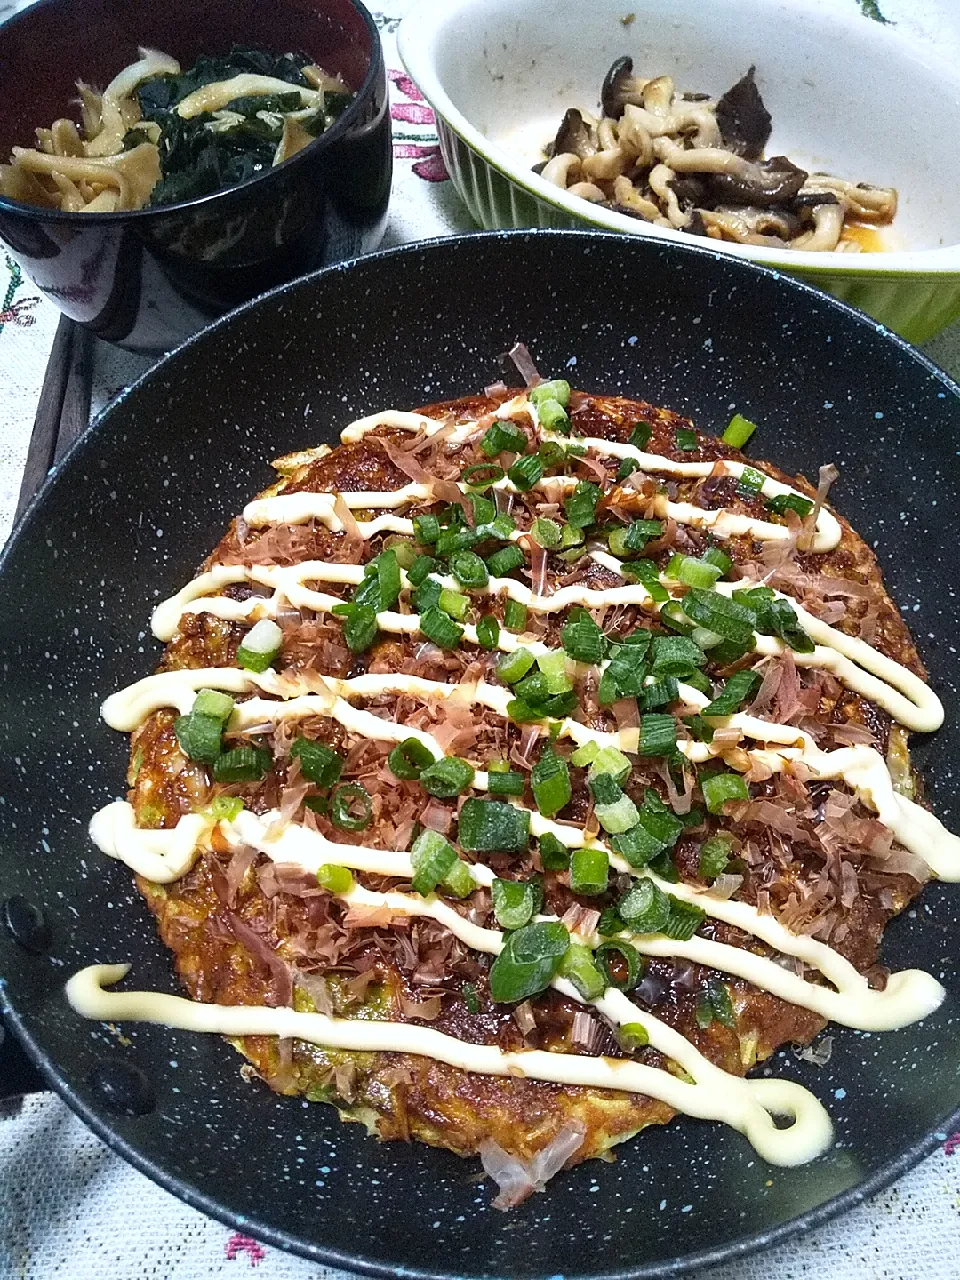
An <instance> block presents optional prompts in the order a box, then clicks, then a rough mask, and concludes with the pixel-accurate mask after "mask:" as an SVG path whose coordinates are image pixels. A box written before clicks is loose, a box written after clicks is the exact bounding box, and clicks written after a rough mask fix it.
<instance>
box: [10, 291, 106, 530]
mask: <svg viewBox="0 0 960 1280" xmlns="http://www.w3.org/2000/svg"><path fill="white" fill-rule="evenodd" d="M92 378H93V346H92V339H91V336H90V333H89V332H88V331H87V330H86V329H84V328H83V327H82V326H81V325H78V324H76V323H75V322H74V321H73V320H70V319H68V318H67V316H61V317H60V323H59V324H58V325H57V332H56V334H55V336H54V339H53V346H52V348H51V349H50V358H49V360H48V361H47V368H46V372H45V373H44V376H43V387H42V389H41V392H40V400H39V403H38V404H37V416H36V418H35V419H34V423H33V433H32V435H31V436H30V445H29V448H28V449H27V462H26V466H25V467H24V469H23V480H22V481H21V483H20V496H19V498H18V501H17V510H16V516H17V517H19V516H20V514H21V512H22V511H23V510H24V508H25V507H26V506H27V504H28V503H29V502H30V499H31V498H32V497H33V495H34V494H35V493H36V491H37V490H38V489H39V488H40V486H41V484H43V481H44V480H45V479H46V476H47V472H48V471H49V470H50V468H51V467H52V466H53V465H54V464H55V463H57V462H59V461H60V459H61V458H62V457H63V455H64V453H65V452H66V451H67V449H68V448H69V447H70V445H71V444H73V442H74V440H76V439H77V438H78V436H79V435H80V434H81V432H83V431H84V430H85V428H86V426H87V424H88V423H89V421H90V395H91V388H92Z"/></svg>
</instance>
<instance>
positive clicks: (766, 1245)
mask: <svg viewBox="0 0 960 1280" xmlns="http://www.w3.org/2000/svg"><path fill="white" fill-rule="evenodd" d="M593 234H594V233H592V232H588V231H586V230H584V229H582V228H556V227H553V228H542V227H541V228H533V227H522V228H518V227H513V228H507V229H499V230H483V231H479V232H476V233H474V234H471V235H466V236H465V235H447V236H441V237H437V238H435V239H431V240H414V241H408V242H406V243H404V244H400V245H395V246H392V247H390V248H386V249H379V250H377V251H375V252H374V253H369V254H363V255H360V256H359V257H354V258H348V259H344V260H343V261H341V262H336V263H331V264H330V265H328V266H326V267H321V268H319V269H317V270H315V271H311V272H308V273H307V274H306V275H303V276H298V277H296V278H295V279H293V280H289V281H286V282H285V283H283V284H280V285H276V286H274V287H273V288H272V289H269V290H266V291H264V292H263V293H260V294H258V295H257V296H256V297H254V298H251V299H249V301H247V302H245V303H243V304H242V305H241V306H239V307H237V308H235V309H234V310H233V311H230V312H227V313H226V314H225V315H223V316H220V317H219V318H218V319H216V320H214V321H212V322H211V323H210V324H209V325H206V326H205V327H204V328H203V329H201V330H200V331H199V332H197V333H195V334H193V335H191V336H190V337H188V338H186V339H185V340H184V341H183V342H182V343H180V344H179V345H178V346H176V347H174V348H173V349H172V350H170V351H169V352H167V353H166V354H165V355H164V356H163V357H161V359H160V360H159V361H157V362H155V363H154V364H152V365H151V366H150V368H148V369H146V370H145V371H144V372H143V373H142V374H140V375H139V376H138V377H137V378H136V379H135V380H134V382H132V383H131V384H130V386H128V387H125V388H123V390H122V391H120V392H119V393H118V394H117V395H116V396H115V397H114V398H113V400H111V401H110V402H109V403H108V404H106V405H105V406H104V407H103V408H102V409H101V410H100V412H99V413H98V414H97V415H96V416H95V417H94V418H93V420H92V421H91V423H90V424H89V426H88V427H87V428H86V430H85V431H83V432H82V433H81V434H80V435H79V436H78V437H77V439H76V440H74V441H73V443H72V444H71V446H70V448H69V449H68V450H67V452H66V453H65V454H64V456H63V457H62V458H61V459H60V460H59V461H58V462H57V464H56V466H55V467H52V468H51V469H50V471H49V472H48V473H47V475H46V477H45V478H44V481H43V483H42V484H41V485H40V487H39V488H38V490H37V491H36V492H35V493H34V495H33V497H32V498H31V500H30V502H29V503H28V504H27V506H26V508H25V509H24V511H22V512H21V514H20V517H19V519H18V520H17V521H16V522H15V524H14V526H13V529H12V530H11V533H10V536H9V537H8V539H7V541H6V543H5V544H4V545H3V546H2V547H0V570H2V569H3V568H4V567H5V565H6V561H7V560H8V558H9V557H10V555H11V554H12V550H13V548H14V545H15V544H16V543H18V542H19V539H20V537H21V536H22V535H23V534H24V532H25V530H26V529H27V528H28V526H29V525H31V524H33V523H34V521H35V520H36V519H37V512H38V510H40V509H41V508H42V504H43V502H44V501H45V500H46V497H47V494H48V493H49V491H50V490H51V488H52V487H53V485H54V483H55V481H56V480H57V478H58V477H59V476H60V473H61V472H62V471H63V470H64V468H65V467H66V466H67V464H68V463H70V462H71V461H72V460H73V458H74V457H75V456H77V455H80V454H81V453H82V452H83V451H85V450H86V449H87V448H88V447H89V446H90V444H91V441H92V440H93V439H94V438H95V436H96V434H97V433H98V431H99V430H100V429H101V428H102V425H103V422H104V420H105V419H106V418H107V417H108V416H109V414H110V413H111V412H112V411H113V410H114V409H115V408H117V407H119V406H120V405H121V404H122V403H124V402H125V401H126V400H127V399H129V398H130V397H131V396H133V395H134V394H135V393H136V392H137V391H138V390H139V388H140V386H141V385H142V384H144V383H146V382H148V381H151V380H153V379H154V378H157V377H162V376H163V375H164V374H165V373H166V372H167V370H168V369H169V368H170V367H171V366H174V362H175V361H176V359H177V358H178V357H179V356H180V355H181V353H183V352H184V351H185V350H188V349H190V348H192V347H196V346H198V345H199V344H201V343H202V342H204V341H205V340H207V339H208V338H209V337H210V336H211V335H212V334H214V333H216V332H219V331H220V330H222V329H223V328H225V327H226V326H227V325H229V324H231V323H233V322H234V321H235V320H236V319H237V317H238V316H240V315H242V314H246V313H247V312H249V311H252V310H253V309H254V308H256V307H258V306H261V305H267V304H269V301H270V300H271V299H274V298H276V297H280V296H282V295H284V294H291V293H294V292H296V291H297V290H300V289H304V290H308V289H314V288H316V287H317V286H318V285H321V287H322V284H321V282H322V281H323V280H325V279H326V278H327V277H332V276H334V275H339V274H342V273H344V272H348V273H349V272H350V271H353V270H356V269H358V268H359V269H364V267H369V268H370V269H373V270H376V267H377V264H378V263H379V262H381V261H384V260H386V261H394V260H403V259H406V258H408V257H413V258H416V257H418V256H419V255H422V254H427V255H428V256H429V255H430V254H432V253H439V254H443V253H444V252H445V251H447V250H448V249H449V248H450V246H451V245H452V244H457V243H459V244H460V245H463V244H467V243H469V245H470V248H471V250H472V248H473V246H474V245H476V246H477V248H478V250H479V247H480V246H482V245H483V244H484V243H492V242H497V241H503V240H508V241H509V240H514V239H516V240H523V239H525V238H528V237H531V236H537V237H541V238H542V237H549V238H552V239H554V240H556V241H558V242H563V241H568V242H569V243H571V244H575V243H578V242H582V241H583V239H584V237H585V236H587V235H591V236H592V235H593ZM604 238H606V239H612V240H617V239H622V237H618V236H616V235H613V234H612V233H610V232H606V233H605V236H604ZM671 243H673V244H674V245H677V244H679V245H680V249H679V250H675V249H674V250H668V252H681V253H685V254H687V255H689V256H690V257H691V259H696V258H697V257H699V258H716V257H720V256H722V255H720V254H719V252H718V251H716V250H714V249H712V248H711V245H709V244H703V243H697V242H696V241H694V242H692V243H691V242H690V240H673V241H672V242H671ZM468 251H469V250H468ZM742 269H743V270H744V271H745V273H747V274H749V273H750V272H751V271H753V272H758V273H760V274H762V275H766V276H773V277H775V278H776V277H777V276H778V275H779V274H780V273H779V272H777V271H772V270H771V269H770V268H768V267H765V266H763V265H761V264H758V263H754V262H750V261H749V260H746V261H743V267H742ZM786 287H787V288H788V289H789V290H790V291H798V292H800V293H802V294H806V295H808V297H810V298H812V299H814V300H815V301H816V302H817V303H818V304H819V305H822V306H824V307H826V308H827V309H829V310H833V311H836V312H838V313H841V314H844V315H846V316H848V317H850V318H851V319H852V320H854V321H855V322H856V324H858V325H860V326H861V327H864V328H865V329H866V330H872V331H873V332H875V333H877V334H879V335H880V336H881V337H882V339H883V340H885V341H886V342H887V343H888V344H890V345H892V347H894V348H896V349H897V350H898V352H899V353H900V354H906V355H907V356H908V357H909V358H910V359H911V360H913V361H914V362H915V363H916V364H917V365H919V366H922V367H923V369H924V370H925V372H926V373H927V375H928V376H929V377H931V378H933V379H934V380H935V381H937V382H938V383H940V384H941V386H942V387H943V390H944V393H945V394H948V395H953V396H955V397H957V398H960V384H958V383H957V382H956V381H954V379H953V378H952V377H951V376H950V375H949V374H947V373H946V372H945V371H944V370H943V369H941V368H939V367H938V366H937V365H936V364H935V363H934V362H933V361H932V360H931V359H930V358H929V357H928V356H926V355H924V353H923V352H921V351H919V350H917V348H916V347H914V346H912V345H911V344H910V343H908V342H907V341H906V339H904V338H902V337H900V335H899V334H897V333H895V332H893V331H891V330H890V329H887V328H886V327H885V326H884V325H882V324H880V323H878V322H877V321H875V320H873V319H872V318H871V317H870V316H868V315H865V314H864V313H863V312H862V311H858V310H857V309H856V308H855V307H852V306H850V305H849V304H848V303H846V302H843V301H841V300H840V299H839V298H836V297H834V296H832V295H830V294H828V293H823V292H821V291H819V290H818V289H816V288H815V287H814V286H813V285H810V284H808V283H807V282H805V281H803V280H798V279H796V278H795V277H789V278H788V279H787V280H786ZM0 1013H2V1015H3V1018H4V1022H5V1025H6V1027H7V1028H8V1029H9V1030H10V1031H11V1032H12V1033H13V1034H14V1035H15V1036H16V1038H17V1040H18V1041H19V1043H20V1046H21V1047H22V1048H23V1049H24V1051H25V1053H26V1055H27V1057H28V1058H29V1059H30V1061H31V1062H32V1063H33V1065H34V1066H35V1067H36V1068H37V1070H38V1071H39V1072H40V1074H41V1075H42V1076H43V1077H44V1079H45V1080H46V1081H47V1083H48V1085H49V1086H50V1088H51V1090H52V1091H53V1092H55V1093H56V1094H57V1095H58V1096H59V1097H60V1098H61V1099H62V1100H63V1101H64V1102H65V1103H66V1104H67V1106H69V1107H70V1109H71V1110H72V1111H73V1112H74V1113H75V1114H76V1115H77V1116H78V1117H79V1118H80V1119H81V1120H82V1122H83V1123H84V1124H85V1125H86V1126H87V1127H88V1128H89V1129H90V1130H91V1131H92V1132H93V1133H95V1134H96V1135H97V1136H98V1137H99V1138H101V1139H102V1141H103V1142H104V1143H105V1144H106V1145H107V1146H108V1147H109V1148H110V1149H111V1150H112V1151H114V1152H115V1153H116V1154H117V1155H119V1156H120V1157H121V1158H122V1159H124V1160H125V1161H126V1162H127V1163H128V1164H130V1165H132V1166H133V1168H135V1169H137V1170H138V1171H139V1172H141V1173H143V1174H145V1175H146V1176H147V1177H149V1178H150V1179H151V1180H152V1181H153V1182H155V1183H156V1184H157V1185H158V1186H160V1187H162V1188H164V1189H165V1190H166V1191H168V1192H170V1193H171V1194H172V1195H174V1196H176V1197H178V1198H179V1199H180V1200H182V1201H183V1202H184V1203H185V1204H187V1205H189V1206H191V1207H192V1208H194V1209H197V1210H199V1211H200V1212H201V1213H204V1214H206V1215H207V1216H208V1217H210V1218H213V1219H215V1220H216V1221H219V1222H221V1223H223V1225H224V1226H227V1227H230V1228H233V1229H235V1230H240V1231H243V1232H245V1233H247V1234H250V1235H252V1236H254V1237H255V1238H256V1239H258V1240H261V1241H263V1243H265V1244H268V1245H270V1246H272V1247H275V1248H277V1249H280V1250H282V1251H284V1252H286V1253H289V1254H292V1255H294V1256H299V1257H302V1258H307V1259H309V1260H310V1261H312V1262H320V1263H323V1264H325V1265H327V1266H332V1267H341V1268H346V1269H348V1270H349V1271H351V1272H356V1273H358V1274H360V1275H364V1276H375V1277H380V1278H382V1280H449V1277H448V1276H447V1273H446V1272H438V1271H436V1270H434V1269H432V1268H431V1266H430V1264H429V1260H425V1263H424V1265H423V1267H419V1266H418V1267H416V1268H403V1269H398V1268H396V1267H395V1266H394V1265H393V1264H392V1263H387V1262H379V1261H376V1260H374V1259H370V1258H363V1259H357V1258H356V1257H355V1256H354V1255H352V1254H351V1255H347V1254H344V1253H342V1252H341V1251H340V1250H339V1249H336V1248H331V1247H327V1246H323V1245H317V1244H315V1243H308V1242H304V1240H303V1239H302V1238H301V1237H299V1236H294V1235H293V1234H292V1232H290V1231H289V1230H287V1229H285V1228H281V1227H271V1226H268V1225H266V1224H264V1223H262V1222H260V1221H259V1220H258V1221H252V1220H250V1219H248V1218H245V1217H244V1216H243V1215H241V1214H239V1213H237V1212H236V1211H235V1210H232V1209H230V1208H228V1207H227V1206H225V1205H224V1204H223V1203H221V1202H220V1201H219V1200H218V1199H217V1197H216V1194H215V1193H213V1192H211V1191H208V1190H207V1189H206V1188H203V1189H199V1188H198V1187H197V1186H196V1185H194V1184H189V1183H186V1182H185V1181H184V1180H182V1179H181V1178H179V1177H178V1176H177V1175H175V1174H171V1173H170V1172H169V1171H168V1170H167V1169H166V1167H165V1166H164V1165H163V1164H162V1162H160V1161H159V1160H157V1159H156V1158H154V1157H152V1156H146V1155H144V1154H143V1153H142V1152H141V1151H140V1150H139V1149H138V1147H137V1146H136V1145H135V1144H134V1142H133V1141H131V1140H130V1139H128V1138H127V1137H126V1136H125V1134H124V1133H123V1132H122V1131H121V1130H120V1129H119V1127H118V1126H117V1125H116V1123H115V1122H110V1121H109V1120H105V1119H103V1117H102V1116H101V1115H100V1114H99V1113H98V1112H97V1110H96V1109H95V1108H94V1106H93V1105H92V1104H91V1103H89V1102H88V1101H87V1100H86V1098H84V1097H83V1096H82V1095H81V1094H80V1092H79V1091H78V1090H77V1089H75V1088H74V1087H73V1086H72V1085H70V1084H69V1082H67V1081H66V1080H65V1079H64V1078H63V1075H62V1072H61V1071H60V1069H59V1067H58V1066H57V1065H56V1064H54V1063H52V1062H51V1061H50V1059H49V1057H48V1056H47V1053H46V1051H45V1050H44V1048H43V1047H42V1045H41V1044H40V1041H39V1038H37V1037H35V1036H34V1035H33V1034H32V1032H31V1030H30V1029H29V1027H28V1026H27V1023H26V1020H25V1018H24V1015H23V1012H22V1011H21V1009H20V1008H18V1007H17V1006H15V1005H14V1003H13V1002H12V1001H11V1000H10V998H9V996H8V995H7V992H6V990H5V988H4V984H3V982H2V981H0ZM958 1126H960V1107H953V1108H952V1109H950V1110H948V1111H946V1112H944V1113H943V1114H941V1116H940V1119H939V1123H938V1125H937V1127H936V1128H934V1129H931V1130H930V1131H929V1132H928V1133H926V1134H925V1135H924V1136H922V1137H920V1138H918V1139H917V1140H916V1141H914V1142H913V1143H912V1144H911V1145H910V1146H909V1147H906V1148H905V1149H904V1150H902V1151H901V1152H900V1154H899V1155H898V1156H896V1157H895V1158H894V1159H892V1160H890V1161H889V1162H888V1163H887V1164H885V1165H882V1166H881V1167H880V1168H878V1169H876V1170H874V1171H873V1173H872V1174H871V1175H870V1176H869V1177H868V1178H866V1179H865V1180H864V1181H863V1182H860V1183H858V1184H856V1185H854V1186H852V1187H848V1188H847V1189H846V1190H844V1191H841V1192H839V1193H838V1194H836V1195H833V1196H831V1197H830V1198H829V1199H828V1200H825V1201H823V1202H822V1203H821V1204H819V1205H816V1206H814V1207H813V1208H808V1209H805V1210H802V1211H801V1212H800V1213H798V1214H797V1215H796V1216H795V1217H793V1218H790V1219H789V1220H788V1221H786V1222H783V1223H780V1224H779V1225H778V1226H776V1227H773V1228H770V1229H767V1230H764V1231H757V1232H754V1234H753V1235H751V1236H748V1237H744V1238H742V1239H738V1240H736V1241H734V1242H731V1243H726V1244H720V1245H715V1246H712V1247H710V1248H705V1249H701V1250H699V1251H698V1252H696V1253H692V1254H688V1255H686V1256H685V1257H682V1258H677V1259H674V1260H672V1261H668V1262H666V1263H656V1264H653V1265H650V1264H647V1263H645V1262H643V1261H642V1260H640V1261H638V1262H637V1264H636V1265H631V1266H628V1267H626V1268H625V1269H624V1271H623V1273H622V1274H623V1275H624V1276H627V1277H632V1278H634V1280H667V1278H668V1277H680V1276H688V1275H690V1274H691V1273H692V1272H693V1271H699V1270H701V1269H702V1268H711V1267H714V1266H717V1265H719V1264H720V1263H723V1262H734V1261H738V1260H740V1259H743V1258H746V1257H749V1256H751V1255H754V1254H758V1253H759V1251H760V1250H761V1249H770V1248H773V1247H775V1246H778V1245H782V1244H784V1243H786V1242H787V1241H789V1240H796V1239H797V1238H798V1237H802V1236H804V1235H806V1234H807V1233H809V1232H810V1231H811V1230H813V1229H815V1228H817V1227H820V1226H823V1225H824V1224H825V1223H827V1222H829V1221H831V1220H832V1219H834V1218H837V1217H839V1216H841V1215H842V1214H844V1213H847V1212H849V1211H850V1210H851V1209H853V1208H856V1207H857V1206H858V1205H861V1204H863V1203H864V1202H865V1201H867V1200H869V1199H870V1198H871V1197H872V1196H874V1195H876V1194H877V1193H878V1192H880V1191H883V1190H884V1189H885V1188H887V1187H889V1186H891V1185H892V1184H893V1183H894V1182H896V1181H897V1180H898V1179H899V1178H901V1177H903V1176H904V1174H906V1173H907V1172H909V1171H910V1170H911V1169H912V1168H914V1167H915V1166H916V1165H918V1164H919V1163H920V1162H921V1161H922V1160H923V1159H924V1158H925V1157H926V1156H928V1155H930V1154H932V1152H933V1151H934V1150H935V1149H936V1148H937V1147H938V1146H939V1145H940V1144H941V1143H942V1142H943V1141H944V1139H945V1137H946V1135H947V1134H948V1133H950V1132H952V1131H953V1130H954V1129H956V1128H957V1127H958ZM461 1277H462V1280H471V1278H472V1277H476V1280H490V1274H489V1273H487V1275H486V1277H484V1276H481V1275H480V1274H479V1273H477V1272H472V1271H471V1272H462V1273H461ZM502 1280H506V1277H503V1278H502ZM553 1280H557V1278H556V1277H554V1278H553ZM561 1280H562V1278H561ZM580 1280H612V1276H611V1273H610V1272H609V1271H607V1272H587V1271H584V1272H583V1273H582V1275H581V1276H580Z"/></svg>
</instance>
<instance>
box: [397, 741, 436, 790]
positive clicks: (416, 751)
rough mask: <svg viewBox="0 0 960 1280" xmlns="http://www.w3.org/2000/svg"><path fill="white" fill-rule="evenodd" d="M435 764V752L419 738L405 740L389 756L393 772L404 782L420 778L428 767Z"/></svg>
mask: <svg viewBox="0 0 960 1280" xmlns="http://www.w3.org/2000/svg"><path fill="white" fill-rule="evenodd" d="M433 762H434V755H433V752H432V751H431V750H430V748H429V747H427V746H425V745H424V743H422V742H421V741H420V739H419V738H404V740H403V742H399V743H397V745H396V746H395V747H394V748H393V750H392V751H391V752H390V754H389V755H388V756H387V764H388V765H389V766H390V770H391V772H392V773H393V774H394V775H395V776H396V777H398V778H401V779H402V780H403V781H404V782H412V781H413V780H414V779H415V778H419V777H420V774H421V773H422V772H423V770H424V769H425V768H426V767H427V765H430V764H433Z"/></svg>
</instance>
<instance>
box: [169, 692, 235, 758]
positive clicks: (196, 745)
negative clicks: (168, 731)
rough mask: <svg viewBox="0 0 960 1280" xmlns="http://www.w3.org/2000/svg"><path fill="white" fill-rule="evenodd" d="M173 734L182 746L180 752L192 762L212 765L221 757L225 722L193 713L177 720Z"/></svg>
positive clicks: (174, 723)
mask: <svg viewBox="0 0 960 1280" xmlns="http://www.w3.org/2000/svg"><path fill="white" fill-rule="evenodd" d="M231 701H232V699H231ZM173 732H174V733H175V734H176V737H177V742H178V743H179V744H180V750H181V751H182V752H183V754H184V755H185V756H187V758H188V759H190V760H201V761H205V762H207V763H212V762H213V761H214V760H216V759H217V757H218V756H219V755H220V737H221V735H222V733H223V721H222V720H221V719H220V718H219V717H216V716H205V715H202V714H201V713H200V712H197V711H191V712H190V714H189V715H186V716H178V717H177V718H176V720H175V721H174V722H173Z"/></svg>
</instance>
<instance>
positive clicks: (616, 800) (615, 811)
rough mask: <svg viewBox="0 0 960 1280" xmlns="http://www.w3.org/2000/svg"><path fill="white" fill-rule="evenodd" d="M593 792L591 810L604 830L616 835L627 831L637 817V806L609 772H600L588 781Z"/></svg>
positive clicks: (635, 821)
mask: <svg viewBox="0 0 960 1280" xmlns="http://www.w3.org/2000/svg"><path fill="white" fill-rule="evenodd" d="M588 785H589V787H590V790H591V791H592V792H593V799H594V805H593V810H594V813H595V814H596V816H597V821H598V822H599V823H600V825H601V827H603V829H604V831H609V832H610V833H611V834H612V835H616V834H618V833H620V832H622V831H629V830H630V828H631V827H634V826H636V824H637V821H638V819H639V814H638V812H637V806H636V805H635V804H634V803H633V801H632V800H631V799H630V797H629V796H628V795H627V794H626V793H625V792H624V791H623V790H621V788H620V786H619V785H618V784H617V783H616V782H615V781H614V779H613V778H612V777H611V776H610V774H609V773H600V774H598V775H597V776H596V777H595V778H591V779H590V780H589V783H588Z"/></svg>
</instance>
